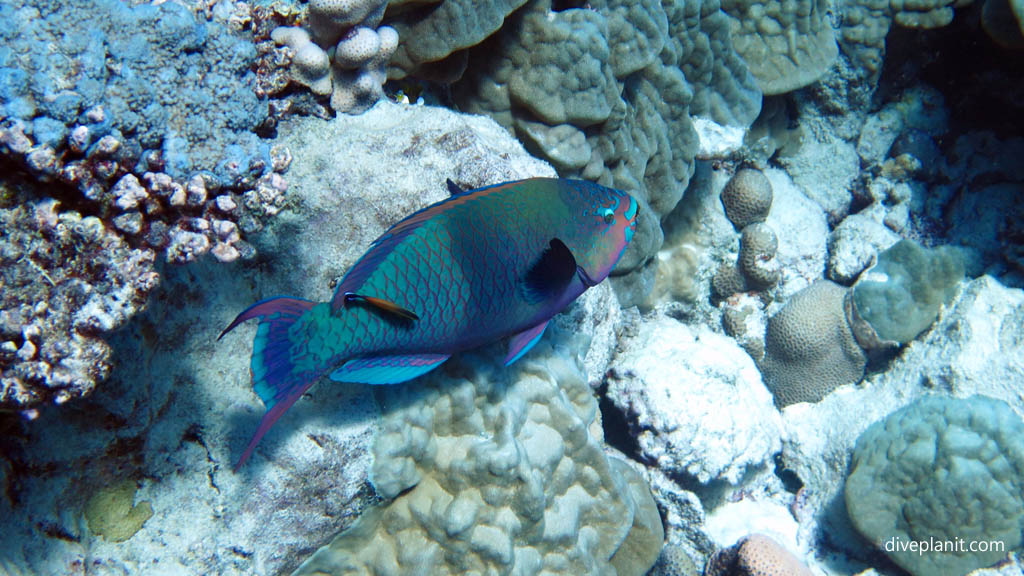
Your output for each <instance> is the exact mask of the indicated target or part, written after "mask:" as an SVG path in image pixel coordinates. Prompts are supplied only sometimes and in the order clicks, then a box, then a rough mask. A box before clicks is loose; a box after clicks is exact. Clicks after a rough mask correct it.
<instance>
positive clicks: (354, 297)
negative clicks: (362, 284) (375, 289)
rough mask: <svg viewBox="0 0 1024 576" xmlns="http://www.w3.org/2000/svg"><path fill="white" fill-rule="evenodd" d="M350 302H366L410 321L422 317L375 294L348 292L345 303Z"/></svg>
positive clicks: (377, 308)
mask: <svg viewBox="0 0 1024 576" xmlns="http://www.w3.org/2000/svg"><path fill="white" fill-rule="evenodd" d="M349 304H365V305H367V306H370V307H371V308H374V309H376V310H379V311H381V312H384V313H385V314H389V315H391V316H393V317H395V318H399V319H402V320H406V321H409V322H415V321H417V320H419V319H420V317H419V316H418V315H416V313H415V312H413V311H411V310H408V309H406V308H402V307H401V306H399V305H398V304H395V303H394V302H392V301H390V300H384V299H383V298H374V297H373V296H363V295H362V294H355V293H353V292H346V293H345V305H346V306H347V305H349Z"/></svg>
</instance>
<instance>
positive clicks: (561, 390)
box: [297, 340, 664, 576]
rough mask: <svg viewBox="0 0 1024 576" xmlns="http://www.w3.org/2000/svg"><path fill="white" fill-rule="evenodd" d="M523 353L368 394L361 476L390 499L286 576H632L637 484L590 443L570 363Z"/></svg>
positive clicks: (592, 407)
mask: <svg viewBox="0 0 1024 576" xmlns="http://www.w3.org/2000/svg"><path fill="white" fill-rule="evenodd" d="M537 348H538V349H540V350H541V352H540V354H538V353H537V352H533V353H532V354H531V356H530V357H528V358H524V359H523V361H521V362H523V366H521V367H519V369H518V370H506V369H503V368H501V367H500V366H495V364H494V362H493V358H491V357H490V356H484V357H483V358H481V357H476V359H475V360H473V359H472V358H470V357H468V356H467V357H464V358H463V359H462V360H461V361H460V362H461V363H460V364H452V365H451V366H450V367H449V366H448V365H446V370H445V372H447V374H437V375H434V376H429V377H427V378H425V379H423V380H420V381H418V382H417V383H416V384H415V386H405V387H401V386H396V387H388V388H385V389H383V390H381V395H380V397H379V401H380V403H381V406H382V409H383V411H384V412H385V413H386V414H387V415H386V416H385V418H384V422H383V423H382V426H381V432H380V433H379V435H378V438H377V440H376V442H375V447H374V454H375V461H374V467H373V473H372V481H373V483H374V486H375V487H376V488H377V490H378V492H379V493H380V494H381V495H382V496H383V497H385V498H387V499H393V500H392V501H391V502H390V503H389V504H387V505H386V507H384V508H382V509H379V510H377V511H375V512H374V513H372V514H369V515H365V516H364V517H362V518H360V520H359V521H358V522H357V524H356V526H354V527H353V528H352V529H350V530H348V531H346V532H343V533H342V534H341V535H339V536H338V537H337V538H335V540H334V541H333V542H332V543H330V544H329V545H327V546H326V547H324V548H321V549H320V550H319V551H317V552H316V553H315V554H314V555H313V556H311V557H310V558H309V560H307V561H306V562H305V563H304V564H303V565H302V567H300V568H299V570H298V571H297V574H366V575H370V574H374V575H385V574H387V575H396V576H397V575H399V574H432V575H444V574H467V573H468V574H510V573H512V574H516V573H523V574H535V573H546V574H552V575H554V574H565V575H577V574H620V575H630V574H632V575H636V576H641V575H643V574H645V573H646V572H647V570H648V569H649V568H650V567H651V565H653V564H654V561H655V560H656V559H657V556H658V553H659V551H660V549H661V545H662V541H663V539H664V533H663V529H662V525H661V518H660V516H659V514H658V511H657V508H656V506H655V504H654V500H653V498H652V496H651V493H650V490H649V488H648V487H647V486H646V483H645V482H643V481H642V480H641V479H640V477H639V475H638V474H637V473H636V472H635V471H633V469H632V468H630V467H629V466H628V465H626V464H625V463H624V462H621V461H618V460H616V459H614V458H610V457H609V456H607V455H605V453H604V451H603V449H602V445H601V442H600V441H598V440H597V439H596V438H595V437H594V436H592V434H591V430H592V425H593V424H594V419H595V417H596V415H597V403H596V401H595V400H594V397H593V395H592V393H591V390H590V387H589V386H588V385H587V383H586V380H585V378H584V376H583V373H582V371H581V369H580V366H579V365H578V362H576V361H574V360H572V359H571V358H568V357H566V356H564V355H563V354H564V352H559V353H554V352H553V351H552V348H551V347H550V343H549V342H548V341H547V340H545V341H541V343H540V344H538V346H537ZM545 348H546V352H545ZM449 364H451V362H450V363H449ZM517 367H518V365H517Z"/></svg>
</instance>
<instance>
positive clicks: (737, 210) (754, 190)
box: [720, 168, 772, 230]
mask: <svg viewBox="0 0 1024 576" xmlns="http://www.w3.org/2000/svg"><path fill="white" fill-rule="evenodd" d="M720 197H721V200H722V207H723V208H724V209H725V216H726V217H727V218H728V219H729V221H730V222H732V224H733V226H735V227H736V229H737V230H742V229H743V228H744V227H746V226H748V225H750V224H754V223H755V222H764V220H765V218H767V217H768V211H769V210H771V207H772V183H771V182H769V181H768V178H767V177H766V176H765V175H764V172H761V171H760V170H757V169H754V168H742V169H740V170H737V171H736V174H734V175H733V176H732V178H729V181H728V182H726V184H725V187H724V188H722V194H721V196H720Z"/></svg>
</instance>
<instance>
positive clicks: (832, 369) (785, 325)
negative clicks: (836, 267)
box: [759, 280, 867, 408]
mask: <svg viewBox="0 0 1024 576" xmlns="http://www.w3.org/2000/svg"><path fill="white" fill-rule="evenodd" d="M846 293H847V289H846V288H844V287H842V286H840V285H838V284H835V283H833V282H829V281H828V280H818V281H817V282H815V283H814V284H811V285H810V286H808V287H807V288H804V289H803V290H801V291H800V292H797V293H796V294H795V295H793V297H792V298H790V300H789V302H787V303H786V305H785V306H783V307H782V309H781V310H779V311H778V312H777V313H776V314H775V315H774V316H772V317H771V318H770V319H769V320H768V328H767V330H766V332H765V355H764V358H763V359H762V360H761V362H760V364H759V368H760V369H761V374H762V375H763V376H764V383H765V385H766V386H768V389H769V390H771V391H772V394H774V395H775V403H776V404H777V405H778V406H779V407H780V408H782V407H786V406H789V405H790V404H796V403H797V402H817V401H819V400H821V399H822V398H824V397H825V395H826V394H828V393H829V392H831V391H832V390H834V389H836V388H837V387H839V386H842V385H843V384H852V383H854V382H859V381H860V379H861V378H863V376H864V367H865V366H866V365H867V357H866V356H865V355H864V352H863V350H861V348H860V347H859V346H858V345H857V341H856V339H855V338H854V335H853V332H852V331H851V330H850V326H849V324H848V323H847V320H846V312H845V308H844V299H845V297H846Z"/></svg>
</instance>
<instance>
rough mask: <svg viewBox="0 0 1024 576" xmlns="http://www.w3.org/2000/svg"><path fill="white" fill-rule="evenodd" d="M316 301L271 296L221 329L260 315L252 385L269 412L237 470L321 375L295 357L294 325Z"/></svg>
mask: <svg viewBox="0 0 1024 576" xmlns="http://www.w3.org/2000/svg"><path fill="white" fill-rule="evenodd" d="M315 305H316V302H310V301H309V300H302V299H300V298H286V297H277V298H268V299H266V300H262V301H260V302H257V303H255V304H253V305H252V306H250V307H249V308H247V309H246V310H245V311H244V312H242V313H241V314H239V315H238V317H237V318H235V320H234V322H232V323H231V324H230V325H228V327H227V328H225V329H224V331H223V332H221V334H220V337H219V338H218V340H219V339H220V338H223V337H224V335H225V334H227V333H228V332H230V331H231V330H233V329H234V328H235V327H236V326H238V325H239V324H241V323H242V322H245V321H246V320H252V319H254V318H258V319H259V321H260V323H259V326H258V327H257V328H256V337H255V338H254V339H253V343H252V359H251V360H250V364H249V367H250V369H251V371H252V387H253V390H255V392H256V395H257V396H259V397H260V400H263V403H264V404H265V405H266V406H267V412H266V414H264V415H263V419H262V420H260V425H259V428H257V430H256V433H255V434H254V435H253V437H252V440H250V441H249V445H248V446H247V447H246V448H245V452H243V453H242V457H241V458H239V459H238V463H237V464H235V471H238V469H239V468H240V467H241V466H242V464H245V461H246V460H248V459H249V456H251V455H252V452H253V450H255V449H256V445H257V444H258V443H259V441H260V439H261V438H263V436H264V435H265V434H266V433H267V431H268V430H270V427H271V426H273V424H274V422H276V421H277V419H278V418H280V417H281V415H282V414H284V413H285V412H286V411H287V410H288V408H290V407H291V405H292V404H295V401H296V400H298V399H299V398H300V397H302V394H303V393H304V392H305V391H306V390H308V389H309V387H310V386H312V385H313V383H314V382H316V380H317V378H319V376H320V372H317V371H315V370H314V371H308V370H304V371H298V369H297V368H296V363H295V360H296V358H294V357H293V352H292V346H293V341H292V337H291V335H290V330H291V327H292V326H293V325H294V324H295V323H296V322H297V321H298V320H299V319H300V318H302V316H303V315H304V314H305V313H306V312H308V311H309V310H310V309H311V308H313V306H315Z"/></svg>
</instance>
